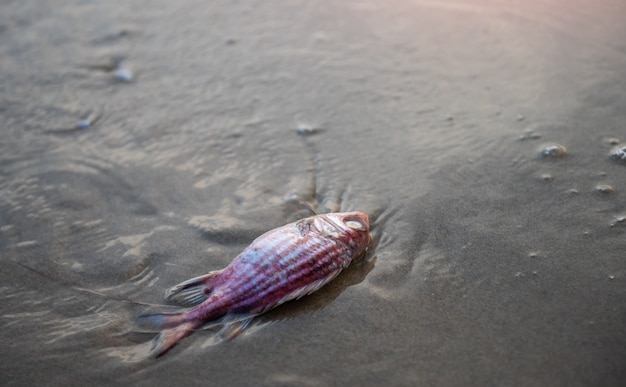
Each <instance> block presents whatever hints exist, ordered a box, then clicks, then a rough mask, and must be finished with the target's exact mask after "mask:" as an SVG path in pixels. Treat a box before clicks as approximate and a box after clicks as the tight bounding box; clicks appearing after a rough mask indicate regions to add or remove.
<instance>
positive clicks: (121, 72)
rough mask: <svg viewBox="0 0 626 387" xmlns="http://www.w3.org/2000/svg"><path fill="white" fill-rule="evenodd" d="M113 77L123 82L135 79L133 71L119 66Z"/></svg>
mask: <svg viewBox="0 0 626 387" xmlns="http://www.w3.org/2000/svg"><path fill="white" fill-rule="evenodd" d="M113 77H114V78H115V79H116V80H118V81H121V82H132V81H133V73H132V71H130V70H129V69H126V68H119V69H117V70H115V72H114V73H113Z"/></svg>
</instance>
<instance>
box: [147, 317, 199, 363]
mask: <svg viewBox="0 0 626 387" xmlns="http://www.w3.org/2000/svg"><path fill="white" fill-rule="evenodd" d="M195 328H196V324H195V323H193V322H190V321H189V322H186V323H183V324H180V325H178V326H176V327H174V328H170V329H165V330H163V331H161V333H159V334H158V335H157V336H156V337H155V338H154V339H153V340H152V348H151V349H150V354H149V356H150V357H159V356H162V355H164V354H165V353H167V351H169V350H170V349H172V348H174V346H175V345H176V344H177V343H178V342H179V341H180V340H182V339H184V338H185V337H187V336H189V335H190V334H192V333H193V331H194V329H195Z"/></svg>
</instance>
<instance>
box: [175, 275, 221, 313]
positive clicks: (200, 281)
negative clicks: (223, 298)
mask: <svg viewBox="0 0 626 387" xmlns="http://www.w3.org/2000/svg"><path fill="white" fill-rule="evenodd" d="M221 272H222V270H216V271H212V272H210V273H209V274H205V275H202V276H200V277H196V278H192V279H190V280H187V281H185V282H181V283H179V284H178V285H176V286H174V287H173V288H171V289H169V290H167V291H166V292H165V299H166V300H168V301H173V302H176V303H178V304H180V305H183V306H196V305H199V304H201V303H203V302H204V301H205V300H206V299H207V298H208V297H209V296H210V295H211V292H212V291H213V287H214V286H213V285H212V284H211V280H212V279H213V278H215V276H217V275H219V274H220V273H221Z"/></svg>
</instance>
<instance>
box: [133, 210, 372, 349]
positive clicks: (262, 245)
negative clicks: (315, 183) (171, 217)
mask: <svg viewBox="0 0 626 387" xmlns="http://www.w3.org/2000/svg"><path fill="white" fill-rule="evenodd" d="M370 241H371V236H370V225H369V218H368V216H367V214H365V213H363V212H343V213H339V212H337V213H327V214H321V215H316V216H312V217H309V218H305V219H301V220H299V221H297V222H294V223H290V224H287V225H285V226H282V227H279V228H276V229H273V230H270V231H268V232H266V233H264V234H263V235H261V236H259V237H258V238H256V239H255V240H254V241H253V242H252V243H251V244H250V245H249V246H248V247H247V248H246V249H244V250H243V251H242V252H241V253H240V254H239V255H237V257H235V258H234V259H233V261H232V262H231V263H230V264H229V265H228V266H226V267H225V268H223V269H221V270H215V271H212V272H210V273H208V274H205V275H202V276H199V277H195V278H192V279H189V280H187V281H184V282H182V283H180V284H178V285H176V286H174V287H172V288H171V289H169V290H167V291H166V293H165V298H166V299H167V300H168V301H172V302H176V303H178V304H180V305H182V306H186V307H188V309H186V310H183V311H181V312H178V313H167V314H144V315H142V316H139V317H138V320H137V321H138V323H139V326H143V327H147V328H150V329H151V330H153V331H160V333H158V335H157V336H156V337H155V338H154V339H153V340H152V345H151V350H150V352H149V356H150V357H159V356H162V355H164V354H165V353H166V352H168V351H169V350H170V349H172V348H173V347H174V346H175V345H176V344H177V343H178V342H179V341H180V340H182V339H184V338H185V337H187V336H189V335H191V334H192V333H193V332H194V331H195V330H198V329H203V328H207V327H213V326H218V325H222V326H224V328H227V331H228V332H229V334H228V335H227V336H228V338H234V337H235V336H237V335H238V334H239V333H241V332H242V331H243V330H244V329H245V328H246V327H247V326H248V324H249V323H250V321H251V320H252V318H254V317H255V316H258V315H260V314H262V313H265V312H267V311H269V310H271V309H273V308H275V307H277V306H278V305H281V304H283V303H285V302H287V301H290V300H295V299H299V298H301V297H304V296H306V295H308V294H311V293H313V292H315V291H317V290H318V289H320V288H321V287H322V286H324V285H325V284H327V283H328V282H329V281H331V280H332V279H334V278H335V277H336V276H337V275H338V274H339V273H340V272H341V271H342V270H344V269H345V268H347V267H348V266H349V265H350V263H351V262H352V261H353V260H355V259H357V258H360V257H361V256H363V255H364V254H365V252H366V250H367V247H368V245H369V243H370ZM224 328H222V329H224Z"/></svg>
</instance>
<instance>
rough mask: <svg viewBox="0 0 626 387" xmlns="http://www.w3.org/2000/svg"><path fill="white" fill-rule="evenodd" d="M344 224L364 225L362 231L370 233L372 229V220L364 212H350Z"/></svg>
mask: <svg viewBox="0 0 626 387" xmlns="http://www.w3.org/2000/svg"><path fill="white" fill-rule="evenodd" d="M342 220H343V222H344V223H346V224H348V222H357V223H359V224H361V225H363V228H362V231H369V229H370V220H369V217H368V216H367V214H366V213H364V212H359V211H355V212H348V213H346V214H345V215H344V216H343V219H342Z"/></svg>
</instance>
